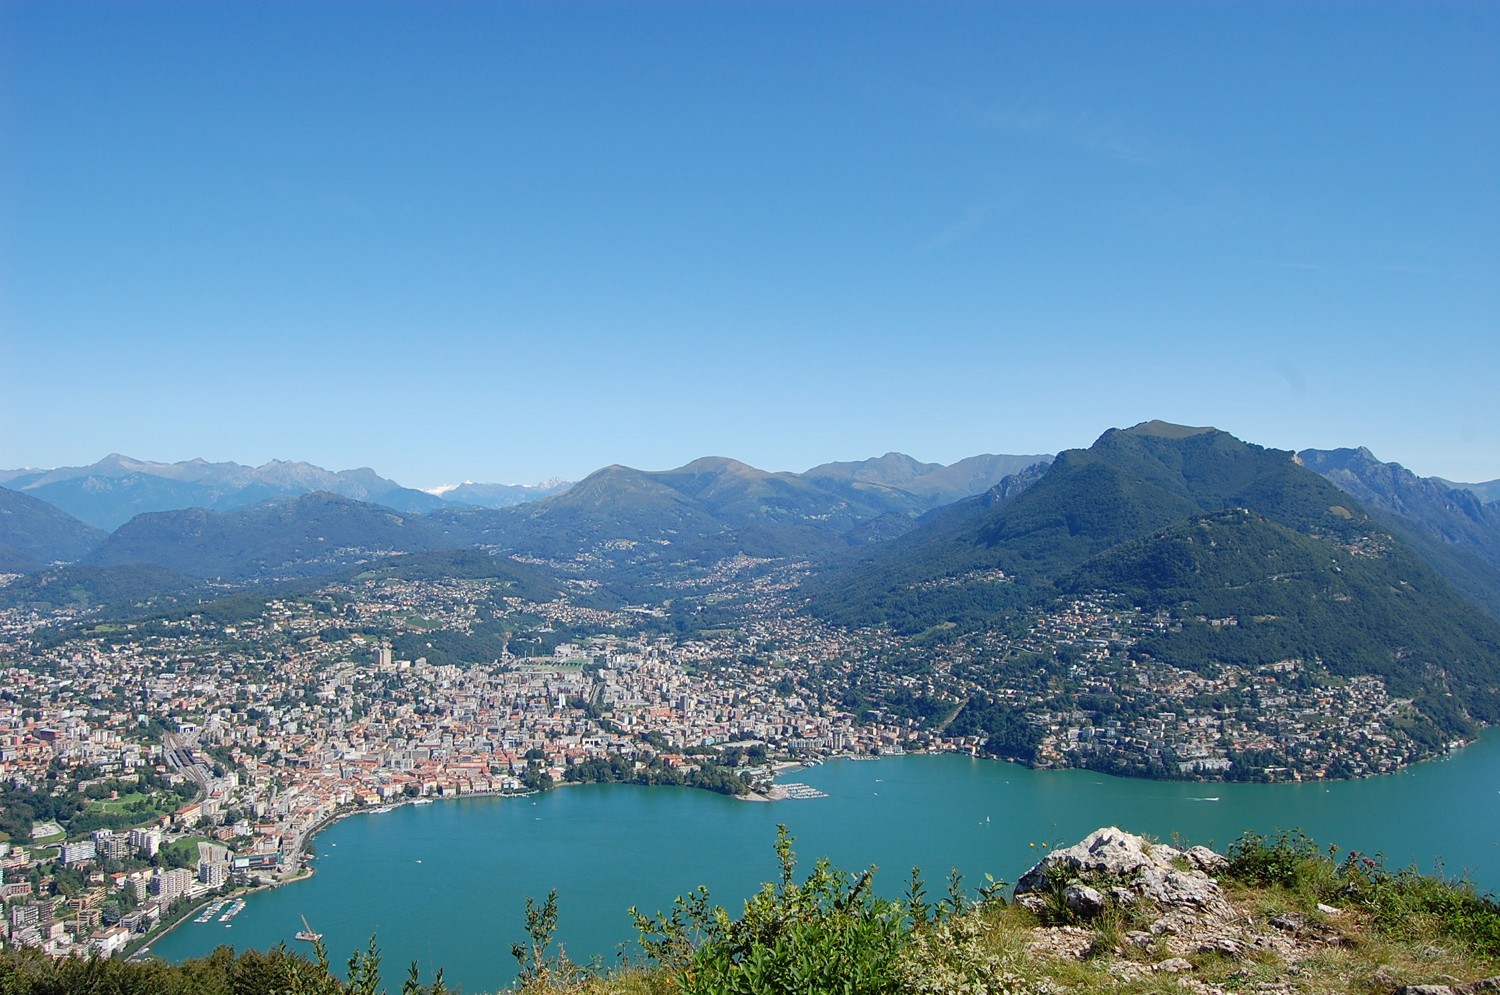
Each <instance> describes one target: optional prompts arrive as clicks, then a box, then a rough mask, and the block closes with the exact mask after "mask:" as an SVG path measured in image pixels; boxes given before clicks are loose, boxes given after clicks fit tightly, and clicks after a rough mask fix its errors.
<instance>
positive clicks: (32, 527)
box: [0, 487, 105, 573]
mask: <svg viewBox="0 0 1500 995" xmlns="http://www.w3.org/2000/svg"><path fill="white" fill-rule="evenodd" d="M104 536H105V533H104V532H102V531H100V530H99V529H96V528H94V527H93V526H92V525H86V524H84V523H83V522H81V521H79V520H78V519H76V518H74V517H73V516H72V515H70V514H68V513H67V512H65V511H63V510H62V509H61V508H57V507H54V506H53V505H50V504H48V503H47V502H46V501H42V500H40V499H38V498H34V497H32V496H31V495H29V494H22V493H21V492H20V491H14V490H11V489H10V488H8V487H0V573H12V572H18V571H23V570H34V569H36V568H37V567H41V566H45V565H47V564H49V563H55V562H58V561H62V562H71V561H73V560H77V559H79V558H81V557H82V556H84V555H85V554H86V553H88V551H89V550H91V549H93V548H94V547H95V546H97V545H99V543H100V542H101V541H103V539H104Z"/></svg>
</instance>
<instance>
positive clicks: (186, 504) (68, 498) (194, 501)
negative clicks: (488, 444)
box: [5, 453, 443, 530]
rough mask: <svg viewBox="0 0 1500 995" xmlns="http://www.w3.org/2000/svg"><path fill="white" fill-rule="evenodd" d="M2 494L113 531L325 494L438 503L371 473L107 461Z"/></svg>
mask: <svg viewBox="0 0 1500 995" xmlns="http://www.w3.org/2000/svg"><path fill="white" fill-rule="evenodd" d="M8 476H9V480H7V481H6V482H5V483H6V486H8V487H10V488H12V489H14V490H19V491H23V492H24V493H26V494H29V495H31V496H32V497H36V498H40V499H42V500H43V501H46V502H48V503H49V504H52V505H55V506H56V507H58V508H61V509H62V510H64V511H66V512H68V513H69V514H71V515H74V516H76V517H77V518H80V519H82V520H83V521H85V522H88V523H89V524H90V525H93V526H95V527H97V528H101V529H109V530H112V529H116V528H118V527H119V526H121V525H123V524H125V523H126V522H128V521H129V520H130V519H132V518H134V517H135V516H136V515H138V514H141V513H143V512H149V511H176V510H181V509H184V508H207V509H209V510H213V511H229V510H232V509H234V508H243V507H246V506H249V505H252V504H258V503H260V502H262V501H265V500H267V499H268V498H273V497H295V496H298V495H301V494H309V493H313V492H315V491H327V492H329V493H332V494H339V495H342V496H343V497H346V498H351V499H353V500H356V501H366V502H370V503H373V504H382V505H385V506H386V507H389V508H395V509H396V510H398V511H406V512H412V511H431V510H432V509H434V508H440V507H442V505H443V502H442V500H441V499H440V498H437V497H434V496H433V495H431V494H427V493H424V492H422V491H418V490H413V489H411V488H409V487H402V486H401V485H399V484H397V483H395V482H393V481H390V480H386V479H385V478H384V477H382V476H380V475H379V474H377V473H376V472H375V471H374V470H371V469H369V468H368V467H362V468H360V469H358V470H343V471H340V472H338V473H334V472H333V471H330V470H325V469H323V468H322V467H319V466H314V465H312V464H311V463H301V462H290V461H286V460H272V461H271V462H269V463H266V464H264V465H263V466H258V467H251V466H244V465H242V464H239V463H210V462H208V461H206V460H201V459H195V460H187V461H184V462H181V463H153V462H150V461H147V460H137V459H131V458H130V457H128V456H121V455H120V454H119V453H112V454H110V455H109V456H106V457H105V458H104V459H102V460H100V461H99V462H97V463H94V464H93V465H91V466H83V467H60V468H58V469H55V470H31V471H13V472H11V473H9V474H8Z"/></svg>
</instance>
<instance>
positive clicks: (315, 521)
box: [87, 492, 448, 580]
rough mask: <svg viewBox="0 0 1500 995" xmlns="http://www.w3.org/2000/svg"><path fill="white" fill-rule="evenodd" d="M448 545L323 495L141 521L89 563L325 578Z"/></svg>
mask: <svg viewBox="0 0 1500 995" xmlns="http://www.w3.org/2000/svg"><path fill="white" fill-rule="evenodd" d="M444 545H448V543H446V542H445V541H444V539H443V537H442V536H441V535H440V534H439V533H438V532H436V531H435V530H434V529H433V528H432V527H431V526H430V525H429V524H428V523H427V522H425V521H424V520H423V519H422V518H421V517H413V516H407V515H402V514H400V513H399V512H396V511H393V510H392V509H390V508H384V507H381V506H380V505H374V504H367V503H365V502H360V501H352V500H350V499H348V498H345V497H340V496H339V495H337V494H328V493H322V492H318V493H313V494H306V495H303V496H301V497H298V498H293V499H290V500H286V499H283V500H278V501H270V502H266V503H263V504H259V505H255V506H252V507H249V508H241V509H237V510H235V511H231V512H218V511H207V510H205V509H202V508H189V509H187V510H185V511H160V512H149V513H147V514H143V515H138V516H136V517H135V518H133V519H131V520H130V521H129V522H127V523H126V524H125V525H122V526H121V527H120V528H119V529H117V530H116V531H115V532H114V534H113V535H111V536H110V537H109V538H108V539H107V540H106V541H105V542H104V543H103V544H102V545H101V546H100V547H99V548H98V549H96V550H95V551H94V552H93V553H92V554H90V555H89V557H88V558H87V563H88V564H90V565H94V566H115V565H121V564H140V563H154V564H157V565H159V566H165V567H170V568H172V569H174V570H177V571H180V572H182V573H184V574H187V575H188V576H191V577H218V578H223V579H225V580H263V579H267V578H284V577H307V576H316V575H320V574H327V573H332V572H334V571H335V570H338V569H341V568H343V567H345V566H348V565H350V564H353V563H357V562H361V561H363V560H368V559H371V558H374V557H378V556H381V555H385V554H389V553H395V552H415V551H421V550H428V549H435V548H439V547H442V546H444Z"/></svg>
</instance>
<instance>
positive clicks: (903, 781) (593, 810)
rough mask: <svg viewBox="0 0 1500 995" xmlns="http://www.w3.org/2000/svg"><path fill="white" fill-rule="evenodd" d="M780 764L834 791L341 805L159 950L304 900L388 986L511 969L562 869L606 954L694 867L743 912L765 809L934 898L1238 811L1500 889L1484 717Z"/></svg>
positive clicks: (331, 944)
mask: <svg viewBox="0 0 1500 995" xmlns="http://www.w3.org/2000/svg"><path fill="white" fill-rule="evenodd" d="M783 780H787V781H801V782H803V783H806V784H810V785H812V786H814V787H817V788H819V789H821V790H823V791H826V792H827V793H828V797H827V798H820V799H810V800H803V801H784V802H778V803H773V804H765V803H753V802H740V801H736V800H734V799H732V798H725V797H723V796H719V795H713V794H710V793H708V792H703V791H693V790H690V789H681V788H642V787H634V786H628V785H588V786H577V787H567V788H562V789H559V790H556V791H551V792H548V793H546V794H542V795H537V796H533V797H528V798H495V797H485V798H470V799H457V800H451V801H440V802H437V803H435V804H432V805H423V806H406V807H403V808H399V809H396V810H395V811H392V812H388V813H383V814H363V815H358V816H354V817H352V818H349V819H345V820H344V821H342V822H339V823H338V824H336V825H334V826H333V827H331V828H329V829H328V830H326V831H325V832H323V833H322V834H320V835H319V836H318V837H317V852H318V857H317V860H316V862H315V864H316V867H317V874H316V875H314V877H313V878H312V879H311V880H309V881H304V882H299V883H297V884H293V885H290V886H287V887H284V888H279V889H275V890H273V891H267V892H261V893H259V894H256V895H252V896H250V898H249V899H248V903H247V905H246V908H245V910H244V911H243V912H241V913H240V915H239V916H237V917H236V918H235V919H234V920H233V921H232V922H231V923H230V924H229V925H228V926H225V925H224V924H221V923H219V922H217V921H214V922H211V923H208V924H203V925H199V924H196V923H193V922H191V921H189V922H187V923H185V924H184V925H182V926H180V927H179V928H178V929H177V930H176V931H174V932H173V933H172V934H170V935H169V936H167V937H164V938H162V939H161V940H160V941H159V942H158V943H156V944H155V946H154V947H153V949H154V951H155V952H156V953H158V954H160V955H161V956H163V957H166V958H168V959H170V960H181V959H183V958H186V957H193V956H199V955H203V954H207V953H209V952H210V951H211V950H213V949H214V947H216V946H218V945H220V944H228V945H231V946H234V947H237V948H248V947H257V948H265V947H270V946H273V945H275V944H276V943H278V942H282V941H285V942H286V943H287V945H288V946H291V947H298V946H300V947H302V948H304V949H306V948H307V945H306V944H299V943H298V942H297V941H295V940H294V939H293V934H294V933H295V932H296V931H297V930H298V929H300V928H301V919H300V917H301V916H306V917H307V919H308V921H309V922H311V923H312V925H313V927H314V928H315V929H317V930H319V931H321V932H322V933H324V935H325V942H326V943H327V945H328V950H329V956H330V958H331V960H332V961H333V962H334V963H335V964H336V965H337V964H342V963H343V962H344V961H345V960H347V958H348V956H349V954H350V953H352V952H353V951H354V950H355V949H356V948H362V947H364V945H365V944H366V943H367V942H368V941H369V939H370V937H371V935H374V936H375V937H376V939H377V942H378V943H379V945H380V948H381V952H382V957H383V961H382V963H383V965H384V974H385V980H386V983H387V986H388V987H399V985H400V980H401V978H403V977H404V976H405V973H406V968H407V965H408V964H410V963H411V962H412V961H413V960H415V961H418V962H419V963H420V965H421V967H422V972H423V979H424V980H426V981H430V980H431V976H432V971H433V968H434V967H436V966H442V967H443V968H444V975H445V979H446V980H447V981H448V983H449V984H450V985H452V984H458V985H462V987H463V989H464V991H465V992H468V993H470V995H473V993H476V992H485V991H495V990H498V989H502V988H504V987H506V986H507V985H509V984H510V982H511V980H512V979H513V978H514V976H515V968H516V964H515V961H514V960H513V959H512V957H511V955H510V945H511V944H512V943H515V942H519V941H521V940H523V939H524V938H525V933H524V928H523V927H524V914H523V913H524V905H525V898H526V896H528V895H530V896H534V897H536V898H537V899H541V898H543V897H545V896H546V894H547V892H548V890H549V889H552V888H556V889H557V893H558V903H559V909H560V916H559V930H558V934H559V939H560V940H561V941H562V943H563V944H564V945H565V946H566V949H567V952H568V954H569V956H570V957H572V958H573V959H574V960H577V961H587V960H589V959H590V958H595V957H597V958H601V959H602V960H603V961H604V962H605V963H613V962H614V961H615V960H616V958H617V957H618V956H619V952H620V951H622V950H624V951H628V952H629V953H631V954H632V955H633V954H634V953H635V944H634V939H635V936H634V931H633V929H632V927H631V922H630V918H629V916H628V915H627V914H626V909H627V908H628V907H629V906H631V905H636V906H638V907H639V908H640V909H641V910H642V911H648V912H655V911H657V910H660V909H666V908H667V907H669V906H670V904H671V902H672V899H673V897H674V896H676V895H679V894H683V893H685V892H687V891H690V890H691V889H693V888H694V887H696V886H697V885H699V884H704V885H707V886H708V887H709V889H710V891H711V892H712V894H713V897H714V899H715V901H717V902H719V903H722V904H725V905H726V906H728V907H729V908H730V909H731V910H737V908H738V906H739V903H740V902H741V901H743V899H744V898H745V897H746V896H748V895H749V894H750V893H751V892H753V891H754V890H755V888H756V887H757V886H758V884H759V883H760V882H762V881H766V880H770V879H771V878H773V877H774V876H775V871H776V862H775V856H774V853H773V852H772V843H773V842H774V840H775V836H776V825H777V824H778V823H785V824H786V825H787V826H788V827H789V829H790V830H791V832H792V834H793V835H794V836H795V837H796V844H795V846H796V850H797V854H798V856H799V859H800V862H801V870H802V871H804V872H805V871H807V870H810V869H811V867H812V864H813V862H814V861H815V860H816V859H817V858H818V857H821V856H826V857H828V858H830V859H831V860H832V861H833V862H834V864H835V865H837V866H840V867H844V868H846V869H850V870H859V869H862V868H865V867H867V866H869V865H871V864H874V865H877V867H878V868H879V870H878V873H877V875H876V882H877V885H878V889H877V890H880V891H881V892H882V893H884V894H886V895H889V896H896V895H899V894H900V893H901V892H902V891H903V890H904V888H905V886H906V883H907V880H908V877H909V875H910V872H911V868H912V867H913V866H918V867H920V868H922V871H923V874H924V877H925V878H926V880H927V887H928V892H929V894H931V895H933V896H937V895H940V894H942V893H943V890H944V886H945V881H946V878H947V875H948V872H949V869H950V868H952V867H955V866H956V867H957V868H958V869H959V870H960V872H962V874H963V875H964V876H965V879H966V883H967V884H968V885H970V886H971V887H972V886H976V885H978V884H980V883H982V882H983V880H984V874H985V872H989V873H991V874H993V875H994V876H995V877H997V878H1004V879H1005V880H1007V881H1012V882H1013V881H1015V880H1016V878H1017V877H1018V876H1019V875H1020V874H1021V873H1022V872H1023V871H1024V870H1025V869H1026V868H1027V867H1029V866H1030V865H1031V864H1032V863H1033V862H1034V861H1035V860H1036V859H1038V858H1039V857H1040V856H1041V855H1042V854H1043V853H1045V852H1046V851H1045V849H1043V847H1042V844H1043V843H1046V844H1048V845H1049V846H1057V845H1067V844H1070V843H1073V842H1076V841H1077V840H1078V839H1080V838H1081V837H1082V836H1084V835H1085V834H1087V833H1088V832H1090V831H1092V830H1094V829H1097V828H1099V827H1100V826H1106V825H1117V826H1120V827H1121V828H1124V829H1127V830H1130V831H1132V832H1137V833H1147V834H1150V835H1153V836H1156V837H1158V838H1160V839H1162V840H1165V841H1170V840H1171V838H1172V836H1173V834H1174V833H1177V834H1179V835H1180V836H1181V837H1182V838H1183V839H1184V840H1185V841H1186V842H1188V843H1205V844H1209V845H1213V846H1216V847H1217V848H1220V849H1222V848H1224V847H1225V846H1227V845H1228V844H1229V843H1230V842H1232V841H1233V840H1235V839H1236V838H1238V837H1239V836H1240V835H1241V834H1242V833H1243V832H1245V831H1246V830H1252V831H1256V832H1262V833H1271V832H1274V831H1275V830H1277V829H1292V828H1300V829H1302V830H1303V831H1304V832H1306V833H1307V834H1308V835H1309V836H1311V837H1312V838H1313V839H1315V840H1317V841H1318V842H1319V843H1320V844H1323V845H1325V846H1326V845H1327V844H1329V843H1336V844H1338V846H1339V847H1340V848H1341V850H1348V849H1351V848H1352V849H1358V850H1363V851H1365V852H1367V853H1377V852H1379V853H1383V854H1384V855H1385V857H1386V861H1387V863H1388V864H1389V865H1391V866H1394V867H1401V866H1407V865H1414V866H1416V867H1417V868H1418V869H1419V870H1422V871H1428V872H1430V871H1434V870H1441V871H1442V872H1443V873H1444V874H1446V875H1448V876H1452V877H1456V876H1459V875H1466V876H1468V877H1469V878H1470V879H1471V880H1473V881H1474V882H1475V883H1476V884H1477V885H1478V886H1479V888H1480V890H1481V891H1486V892H1500V736H1497V735H1489V736H1487V737H1485V739H1484V740H1482V741H1481V742H1479V743H1477V744H1475V745H1473V746H1471V747H1469V748H1467V749H1465V750H1463V751H1461V752H1460V753H1458V754H1457V755H1455V756H1453V757H1451V758H1449V759H1447V760H1443V761H1438V762H1435V763H1430V764H1424V765H1420V766H1418V767H1416V768H1414V769H1411V770H1408V771H1406V772H1404V773H1402V774H1398V775H1395V776H1391V777H1381V778H1373V779H1369V780H1364V781H1345V782H1336V783H1331V784H1282V785H1261V784H1196V783H1182V782H1161V781H1139V780H1129V779H1121V778H1111V777H1106V776H1103V775H1099V774H1093V773H1089V772H1087V771H1032V770H1028V769H1026V768H1024V767H1017V766H1013V765H1010V764H1004V763H999V762H995V761H989V760H975V759H971V758H968V757H961V756H952V755H945V756H906V757H887V758H884V759H881V760H877V761H853V760H840V761H834V762H831V763H828V764H825V765H823V766H820V767H815V768H811V769H808V770H805V771H802V772H800V773H795V774H792V775H789V776H787V777H786V778H784V779H783ZM1033 844H1034V845H1033ZM799 876H800V875H799Z"/></svg>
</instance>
